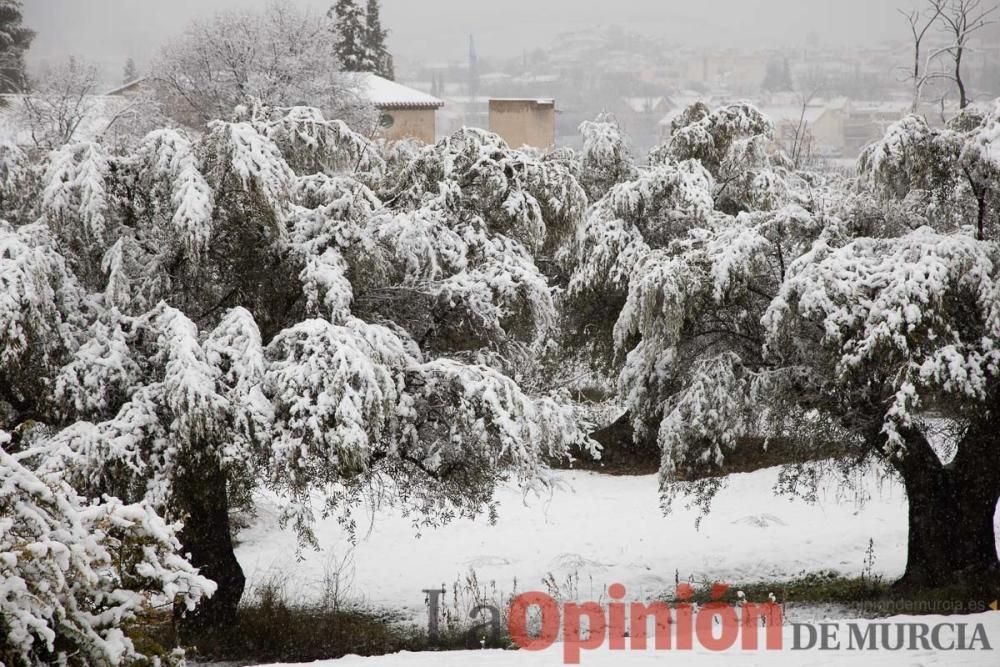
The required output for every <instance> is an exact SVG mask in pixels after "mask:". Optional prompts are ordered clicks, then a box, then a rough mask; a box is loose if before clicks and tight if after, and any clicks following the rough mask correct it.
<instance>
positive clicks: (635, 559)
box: [237, 470, 906, 617]
mask: <svg viewBox="0 0 1000 667" xmlns="http://www.w3.org/2000/svg"><path fill="white" fill-rule="evenodd" d="M556 474H557V476H558V478H559V480H560V482H561V485H562V488H560V489H557V490H556V491H555V492H554V493H552V494H551V496H549V497H544V498H539V497H534V496H529V497H527V498H525V497H522V495H521V494H520V493H519V492H518V491H517V490H516V489H513V488H506V489H503V490H501V492H500V493H499V496H498V497H499V501H500V517H499V520H498V522H497V523H496V525H492V526H491V525H489V523H488V522H487V521H486V520H485V519H479V520H476V521H468V520H462V521H456V522H454V523H452V524H449V525H447V526H445V527H443V528H438V529H430V530H426V531H424V533H423V534H422V535H421V536H419V537H418V536H417V534H416V532H415V530H414V529H413V527H412V525H411V523H410V521H409V519H406V518H403V517H401V516H399V515H398V514H397V513H395V512H393V511H379V512H376V513H375V514H374V516H372V515H371V513H361V514H360V515H359V518H361V519H362V520H361V521H359V526H360V530H359V536H358V541H357V545H356V547H354V549H353V553H351V556H352V559H353V589H354V592H355V593H357V594H363V595H364V597H365V599H366V600H367V601H368V602H370V603H372V604H375V605H384V606H387V607H391V608H394V609H399V610H405V611H408V612H410V613H412V615H413V616H414V617H419V616H421V615H423V614H424V609H425V607H424V595H423V593H421V590H422V589H426V588H433V587H438V586H440V585H441V584H442V583H444V584H447V585H448V586H449V589H450V587H451V584H452V583H453V582H454V581H455V580H456V578H458V577H459V576H463V575H464V574H465V573H467V572H468V571H469V570H470V569H473V570H475V572H476V574H477V576H478V578H479V581H480V582H485V583H488V582H490V581H491V580H492V581H495V582H496V586H497V587H498V588H499V589H501V590H504V591H508V592H509V591H510V590H511V589H512V588H513V583H514V579H515V578H516V579H517V584H518V590H521V591H523V590H536V589H542V590H544V588H543V587H542V578H543V577H545V576H546V575H547V574H549V573H552V574H553V575H554V576H555V579H556V580H557V581H558V582H563V581H565V578H566V577H567V576H568V575H570V574H574V573H575V574H578V575H579V584H578V587H577V588H578V593H579V595H580V596H581V597H584V598H586V599H592V598H591V597H590V596H591V594H593V596H594V597H593V599H596V597H597V596H599V595H600V593H601V591H602V590H603V589H604V586H605V585H606V584H610V583H613V582H619V583H622V584H624V585H625V586H626V588H627V590H628V596H629V597H630V598H632V599H642V598H646V597H648V596H649V595H652V594H656V593H658V592H661V591H664V590H672V588H673V587H674V581H675V574H678V573H679V575H680V577H681V579H682V580H684V579H688V578H690V577H692V576H693V577H694V578H695V580H697V581H705V580H713V581H732V582H755V581H763V580H770V579H775V578H789V577H793V576H795V575H797V574H798V573H800V572H802V571H803V570H805V571H815V570H819V569H834V570H838V571H840V572H842V573H844V574H848V575H857V574H860V572H861V571H862V568H863V566H864V561H865V552H866V549H867V548H868V543H869V539H872V540H874V548H875V549H874V553H875V558H876V561H875V569H876V570H877V571H879V572H882V573H884V574H886V575H888V576H897V575H899V574H901V573H902V571H903V568H904V565H905V545H906V502H905V497H904V494H903V491H902V488H901V487H900V486H898V485H896V484H893V483H888V482H884V483H880V482H879V481H878V480H876V479H875V478H874V477H866V478H864V480H863V483H862V485H861V489H860V491H861V493H862V494H863V495H865V496H869V497H868V500H867V502H865V503H859V502H858V499H857V497H856V494H855V492H854V491H848V492H845V493H838V491H837V488H836V485H835V484H833V483H830V484H829V485H828V486H827V488H826V491H825V493H823V494H821V497H820V502H819V503H818V504H815V505H808V504H805V503H802V502H790V501H789V500H788V499H787V498H785V497H779V496H776V495H775V494H774V492H773V486H774V482H775V480H776V478H777V471H776V470H762V471H758V472H755V473H750V474H742V475H734V476H732V477H731V478H730V482H729V485H728V487H727V488H726V489H725V490H723V491H722V492H721V493H720V495H719V496H718V497H717V498H716V499H715V502H714V504H713V507H712V512H711V513H710V514H709V515H708V516H707V517H705V518H704V520H703V521H702V523H701V526H700V529H698V528H696V526H695V518H696V516H697V512H696V511H695V510H685V509H684V507H683V503H678V504H677V506H676V508H675V510H674V512H673V513H672V514H671V515H669V516H663V514H662V512H661V511H660V508H659V502H658V495H657V485H656V478H655V477H654V476H646V477H612V476H607V475H600V474H596V473H589V472H577V471H563V472H557V473H556ZM369 525H370V530H368V527H369ZM317 536H318V538H319V542H320V545H321V547H322V549H323V550H322V551H320V552H315V551H312V550H306V551H304V552H303V553H302V557H303V560H302V561H301V562H300V563H295V562H294V556H293V553H294V550H295V544H296V541H295V536H294V534H293V533H292V532H291V531H290V530H279V529H278V528H277V526H276V520H275V513H274V506H273V505H271V504H269V503H268V502H267V500H266V499H262V502H261V504H260V516H259V517H258V520H257V521H256V523H255V524H254V525H253V526H252V527H251V528H250V529H248V530H246V531H244V532H242V533H241V534H240V540H241V544H240V546H239V548H238V549H237V556H238V557H239V559H240V562H241V564H242V565H243V567H244V569H245V570H246V572H247V575H248V578H249V580H250V582H251V584H252V583H253V582H260V581H262V580H265V579H267V578H268V577H270V576H272V575H274V574H275V573H278V574H279V575H280V576H281V577H284V578H286V584H287V585H288V586H289V587H290V588H291V589H292V590H293V591H294V592H296V593H299V594H301V595H303V596H304V597H312V596H317V595H319V592H320V591H319V584H320V582H321V581H322V580H323V576H324V572H325V570H326V569H327V566H328V564H330V563H332V562H334V561H339V560H341V559H343V557H344V556H345V555H346V554H347V553H348V552H349V551H350V550H351V545H350V543H349V541H348V540H347V537H346V533H345V532H344V531H343V530H342V529H341V527H340V526H339V525H338V523H337V522H336V520H334V519H329V520H325V521H321V522H319V524H318V526H317Z"/></svg>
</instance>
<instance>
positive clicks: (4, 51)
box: [0, 0, 35, 93]
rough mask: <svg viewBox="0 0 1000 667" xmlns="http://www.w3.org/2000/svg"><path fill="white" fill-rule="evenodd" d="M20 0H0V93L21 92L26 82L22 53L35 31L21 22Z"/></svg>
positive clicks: (21, 7)
mask: <svg viewBox="0 0 1000 667" xmlns="http://www.w3.org/2000/svg"><path fill="white" fill-rule="evenodd" d="M23 9H24V7H23V3H22V2H21V0H0V93H19V92H22V91H23V90H24V89H25V88H26V87H27V83H28V77H27V74H26V72H25V67H24V54H25V52H26V51H27V50H28V47H30V46H31V42H32V40H34V38H35V32H34V31H33V30H30V29H29V28H27V27H26V26H25V25H24V23H23V18H22V15H23Z"/></svg>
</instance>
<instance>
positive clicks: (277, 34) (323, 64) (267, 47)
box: [150, 0, 373, 130]
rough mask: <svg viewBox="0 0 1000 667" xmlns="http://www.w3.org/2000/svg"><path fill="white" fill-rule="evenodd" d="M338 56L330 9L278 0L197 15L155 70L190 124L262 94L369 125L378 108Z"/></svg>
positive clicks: (268, 101) (162, 91)
mask: <svg viewBox="0 0 1000 667" xmlns="http://www.w3.org/2000/svg"><path fill="white" fill-rule="evenodd" d="M340 62H341V61H340V60H339V58H338V51H337V48H336V38H335V35H334V33H333V32H332V29H331V25H330V21H329V20H328V19H327V18H326V17H325V16H323V15H321V14H315V13H313V12H311V11H308V10H302V9H299V8H297V7H296V6H295V5H293V4H291V3H290V2H287V0H275V1H274V2H272V3H270V4H269V5H267V6H266V7H265V8H264V9H263V10H262V11H260V12H256V13H254V12H250V11H236V10H234V11H226V12H220V13H217V14H215V15H214V16H212V17H211V18H209V19H207V20H197V21H194V22H192V23H191V24H190V25H189V26H188V28H187V30H186V31H185V33H184V34H183V35H181V36H180V37H177V38H175V39H174V40H172V41H170V42H169V43H168V44H167V45H166V46H165V47H164V48H163V50H162V51H161V53H160V55H159V57H158V58H157V59H156V61H155V62H154V64H153V66H152V70H151V77H150V78H151V79H152V80H153V82H154V83H155V85H156V86H157V90H158V92H159V95H160V97H161V100H162V102H163V105H164V108H165V109H166V110H167V112H168V113H170V114H171V115H172V116H173V117H174V118H175V119H176V120H178V121H180V122H182V123H183V124H185V125H189V126H194V127H201V126H202V125H203V124H204V123H206V122H208V121H210V120H213V119H224V120H233V119H234V118H235V117H236V116H238V115H239V111H240V110H241V109H243V108H245V107H248V106H250V105H251V104H252V102H251V101H252V100H257V101H259V102H260V103H262V104H265V105H269V106H286V107H290V106H296V105H308V106H313V107H318V108H320V109H322V110H323V111H324V113H325V114H326V115H327V116H329V117H332V118H340V119H342V120H345V121H348V122H350V123H351V124H352V126H355V127H358V128H364V129H366V130H367V127H368V125H369V124H370V123H371V121H372V117H373V111H372V109H371V108H370V105H369V104H368V103H367V101H366V99H365V97H364V95H362V94H361V91H359V90H358V89H357V85H356V84H355V83H354V82H353V81H352V80H351V79H350V78H349V77H344V76H342V75H341V74H340V71H339V70H340V69H341V65H340Z"/></svg>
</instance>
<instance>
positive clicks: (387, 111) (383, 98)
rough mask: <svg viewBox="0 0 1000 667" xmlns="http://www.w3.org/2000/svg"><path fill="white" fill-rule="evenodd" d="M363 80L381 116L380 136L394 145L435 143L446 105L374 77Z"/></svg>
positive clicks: (369, 75)
mask: <svg viewBox="0 0 1000 667" xmlns="http://www.w3.org/2000/svg"><path fill="white" fill-rule="evenodd" d="M362 76H363V77H364V79H365V84H366V86H367V88H368V99H369V100H371V102H372V104H374V105H375V108H376V109H378V110H379V113H380V118H379V135H380V136H382V137H384V138H385V139H388V140H390V141H395V140H399V139H417V140H419V141H423V142H424V143H427V144H432V143H434V141H435V140H436V136H435V134H436V132H435V129H436V126H437V110H438V109H440V108H441V107H443V106H444V102H442V101H441V100H439V99H438V98H436V97H434V96H433V95H428V94H427V93H423V92H421V91H419V90H415V89H413V88H410V87H408V86H404V85H402V84H399V83H396V82H395V81H389V80H388V79H383V78H382V77H380V76H376V75H374V74H364V75H362Z"/></svg>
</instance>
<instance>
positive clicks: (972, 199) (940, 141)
mask: <svg viewBox="0 0 1000 667" xmlns="http://www.w3.org/2000/svg"><path fill="white" fill-rule="evenodd" d="M998 141H1000V105H998V104H997V103H994V104H993V105H992V106H991V107H989V108H988V110H987V112H986V113H982V112H979V111H977V110H976V109H974V108H967V109H965V110H964V111H963V112H962V113H961V114H959V115H958V116H956V117H955V118H953V119H951V121H949V123H948V124H947V126H946V127H944V128H941V129H938V128H932V127H930V126H929V125H928V124H927V121H926V120H925V119H923V118H922V117H920V116H915V115H910V116H907V117H905V118H903V119H902V120H900V121H898V122H897V123H894V124H893V125H891V126H890V127H889V129H888V131H887V132H886V134H885V136H884V137H883V138H882V139H881V140H880V141H877V142H875V143H873V144H871V145H870V146H868V148H867V149H866V150H865V152H864V153H863V154H862V156H861V158H860V159H859V161H858V167H859V170H860V174H861V185H862V187H864V188H866V189H867V190H868V191H869V192H871V193H873V194H874V195H875V196H876V197H878V198H879V199H880V200H881V201H882V202H884V203H885V204H886V205H887V207H888V208H889V210H888V214H889V215H890V217H892V218H895V219H896V220H897V224H904V225H906V226H909V227H910V228H916V227H919V226H922V225H930V226H932V227H934V228H935V229H938V230H940V231H945V232H947V231H953V230H958V229H963V228H964V229H966V230H967V231H971V232H972V233H973V234H975V235H976V236H977V237H978V238H980V239H985V238H992V239H996V238H998V234H1000V225H998V223H1000V188H998V187H997V183H998V182H1000V180H998V174H1000V157H998V153H997V148H996V145H997V142H998ZM899 219H902V220H905V222H903V223H899V222H898V220H899Z"/></svg>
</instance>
